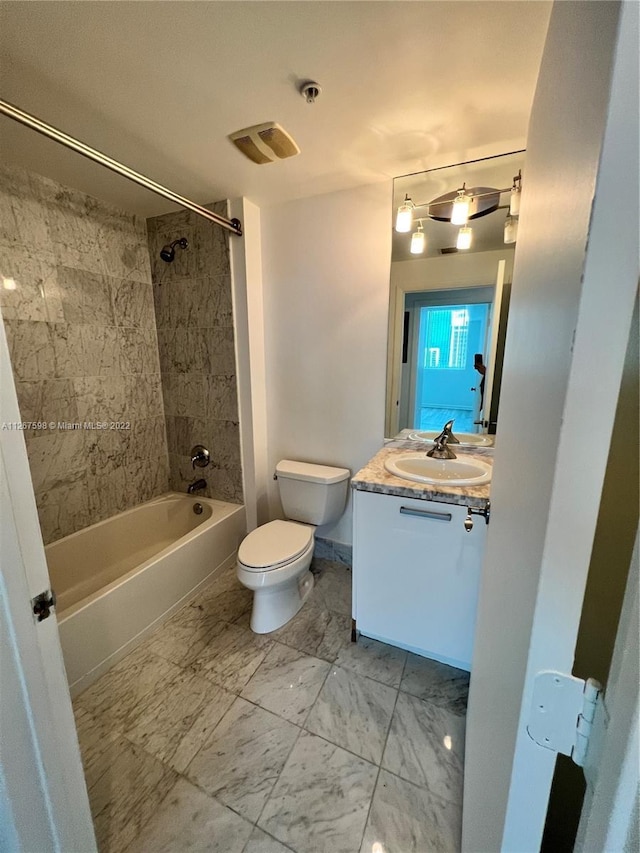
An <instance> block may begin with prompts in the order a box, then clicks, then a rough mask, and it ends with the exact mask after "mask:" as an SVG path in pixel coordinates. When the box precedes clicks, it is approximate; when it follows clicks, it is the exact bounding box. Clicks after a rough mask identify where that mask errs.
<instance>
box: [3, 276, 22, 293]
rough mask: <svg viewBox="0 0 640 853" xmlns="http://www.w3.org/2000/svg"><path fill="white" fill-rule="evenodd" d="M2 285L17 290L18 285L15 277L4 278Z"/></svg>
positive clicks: (7, 288) (6, 288)
mask: <svg viewBox="0 0 640 853" xmlns="http://www.w3.org/2000/svg"><path fill="white" fill-rule="evenodd" d="M2 286H3V287H4V289H5V290H15V289H16V288H17V287H18V285H17V284H16V280H15V278H4V276H3V278H2Z"/></svg>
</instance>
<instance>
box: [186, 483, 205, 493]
mask: <svg viewBox="0 0 640 853" xmlns="http://www.w3.org/2000/svg"><path fill="white" fill-rule="evenodd" d="M206 488H207V481H206V480H194V481H193V483H190V484H189V485H188V486H187V494H188V495H192V494H193V493H194V492H199V491H200V489H206Z"/></svg>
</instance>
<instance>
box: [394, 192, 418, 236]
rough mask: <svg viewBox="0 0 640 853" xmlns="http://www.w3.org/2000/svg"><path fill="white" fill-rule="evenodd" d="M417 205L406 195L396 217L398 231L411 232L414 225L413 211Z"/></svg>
mask: <svg viewBox="0 0 640 853" xmlns="http://www.w3.org/2000/svg"><path fill="white" fill-rule="evenodd" d="M414 207H415V204H414V203H413V202H412V201H411V199H410V198H409V196H408V195H405V197H404V201H403V202H402V204H401V205H400V207H399V208H398V213H397V215H396V231H399V232H400V233H405V232H407V231H411V226H412V224H413V209H414Z"/></svg>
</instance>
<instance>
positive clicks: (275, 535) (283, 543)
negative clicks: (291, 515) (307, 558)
mask: <svg viewBox="0 0 640 853" xmlns="http://www.w3.org/2000/svg"><path fill="white" fill-rule="evenodd" d="M312 540H313V528H312V527H307V526H306V525H304V524H296V523H295V522H294V521H270V522H269V523H268V524H263V525H262V527H258V528H257V529H256V530H253V531H252V532H251V533H250V534H249V535H248V536H247V537H246V538H245V539H244V540H243V542H242V544H241V545H240V548H239V550H238V560H239V561H240V562H241V563H242V565H243V566H246V567H247V568H249V569H257V570H264V569H275V568H277V567H278V566H280V565H282V564H283V563H290V562H291V561H292V560H295V559H296V557H299V556H300V554H302V552H303V551H305V550H306V549H307V548H308V547H309V545H310V544H311V541H312Z"/></svg>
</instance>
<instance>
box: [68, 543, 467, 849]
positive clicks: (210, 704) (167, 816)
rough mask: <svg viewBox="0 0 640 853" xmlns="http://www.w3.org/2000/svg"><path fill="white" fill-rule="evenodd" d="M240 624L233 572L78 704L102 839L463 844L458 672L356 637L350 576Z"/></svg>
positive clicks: (341, 569) (461, 681) (142, 844)
mask: <svg viewBox="0 0 640 853" xmlns="http://www.w3.org/2000/svg"><path fill="white" fill-rule="evenodd" d="M312 570H313V571H314V573H315V574H316V585H315V587H314V590H313V592H312V594H311V596H310V598H309V600H308V601H307V602H306V603H305V604H304V606H303V608H302V609H301V610H300V612H299V613H298V614H297V615H296V616H295V617H294V619H293V620H292V621H291V622H290V623H289V624H287V625H286V626H284V627H283V628H281V629H279V630H278V631H276V632H274V633H273V634H269V635H261V636H259V635H256V634H253V633H252V632H251V631H250V630H249V628H248V624H249V615H250V610H251V593H250V592H249V591H248V590H246V589H244V587H241V586H240V585H239V583H238V582H237V580H236V577H235V572H234V571H233V570H231V571H229V572H226V573H225V574H223V575H221V576H220V577H219V578H218V579H217V580H216V581H214V583H213V584H212V585H211V586H209V587H208V588H207V589H206V590H204V591H203V592H202V593H200V595H199V596H198V597H197V598H196V599H195V600H194V601H192V602H191V604H189V605H188V606H186V607H184V608H183V609H182V610H180V611H179V612H178V613H177V614H176V615H175V616H174V617H173V618H172V619H171V620H170V621H169V622H168V623H166V624H165V625H164V626H163V627H162V628H161V629H160V630H159V631H158V632H156V633H155V634H154V635H152V636H151V637H150V638H149V639H148V640H147V641H146V643H145V645H144V646H142V647H140V648H138V649H137V650H136V651H135V652H133V653H132V654H131V655H129V656H128V657H126V658H125V659H124V660H122V661H121V662H120V663H119V664H118V665H117V666H116V667H115V668H113V669H112V670H111V671H110V672H108V673H107V674H106V675H104V676H103V677H102V678H101V679H100V680H99V681H97V682H96V683H95V684H94V685H92V686H91V687H90V688H89V689H88V690H86V691H85V692H84V693H83V694H81V695H80V696H79V697H78V698H77V699H76V701H75V707H76V717H77V722H78V732H79V737H80V744H81V749H82V754H83V761H84V765H85V772H86V778H87V785H88V788H89V796H90V800H91V806H92V811H93V815H94V822H95V827H96V833H97V836H98V842H99V848H100V850H101V851H124V850H128V851H154V853H159V851H166V852H167V853H174V852H175V851H176V850H208V851H213V852H214V853H286V851H296V853H325V851H326V853H329V851H331V853H371V850H372V849H376V848H374V844H375V842H379V843H380V845H381V849H384V850H386V851H389V853H391V851H402V853H427V851H428V853H431V851H455V850H459V849H460V827H461V797H462V773H463V770H462V768H463V753H464V729H465V709H466V697H467V688H468V676H467V674H466V673H463V672H461V671H459V670H455V669H452V668H450V667H446V666H444V665H442V664H437V663H435V662H433V661H429V660H425V659H424V658H419V657H417V656H415V655H412V654H409V653H407V652H405V651H402V650H400V649H396V648H392V647H390V646H385V645H383V644H381V643H377V642H375V641H373V640H365V639H360V641H359V642H358V643H357V644H352V643H351V642H350V639H349V638H350V613H351V601H350V597H351V573H350V571H349V570H348V569H347V568H346V567H345V566H344V565H342V564H339V563H331V562H328V561H324V560H317V559H316V560H315V561H314V564H313V565H312Z"/></svg>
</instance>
